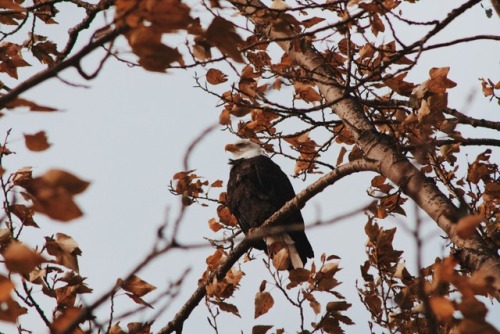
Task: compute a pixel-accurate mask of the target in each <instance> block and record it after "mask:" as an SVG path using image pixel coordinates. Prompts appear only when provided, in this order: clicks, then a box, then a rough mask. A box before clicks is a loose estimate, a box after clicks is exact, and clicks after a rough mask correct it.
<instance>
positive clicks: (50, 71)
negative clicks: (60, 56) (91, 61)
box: [0, 26, 129, 110]
mask: <svg viewBox="0 0 500 334" xmlns="http://www.w3.org/2000/svg"><path fill="white" fill-rule="evenodd" d="M128 30H129V27H128V26H120V27H118V28H116V29H114V30H112V31H111V32H109V33H107V34H105V35H103V36H102V37H100V38H98V39H96V40H95V41H93V42H90V43H89V44H87V45H86V46H84V47H83V48H82V49H81V50H80V51H78V52H77V53H76V54H75V55H73V56H72V57H70V58H68V59H66V60H65V61H63V62H61V63H59V64H57V65H54V66H53V67H49V68H47V69H45V70H43V71H41V72H38V73H37V74H35V75H33V76H32V77H31V78H29V79H27V80H25V81H23V82H21V83H20V84H19V85H18V86H16V87H15V88H13V89H11V90H10V91H9V92H8V93H7V94H5V95H2V96H0V110H1V109H3V108H4V107H5V105H6V104H7V103H9V102H11V101H13V100H15V99H16V98H17V97H18V96H19V95H21V94H22V93H24V92H25V91H27V90H29V89H31V88H33V87H35V86H37V85H38V84H40V83H42V82H44V81H46V80H48V79H50V78H53V77H55V76H57V74H59V73H60V72H61V71H63V70H65V69H67V68H68V67H73V66H74V67H78V65H79V64H80V61H81V60H82V58H83V57H85V56H87V55H88V54H90V53H91V52H92V51H94V50H95V49H97V48H99V47H100V46H102V45H104V44H106V43H108V42H111V41H112V40H114V39H115V38H116V37H118V36H120V35H122V34H124V33H125V32H127V31H128Z"/></svg>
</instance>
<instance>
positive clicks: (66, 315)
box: [51, 306, 85, 334]
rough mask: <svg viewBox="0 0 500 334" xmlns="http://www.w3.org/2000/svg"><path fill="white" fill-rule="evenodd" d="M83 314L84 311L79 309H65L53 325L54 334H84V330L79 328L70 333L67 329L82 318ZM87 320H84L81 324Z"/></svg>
mask: <svg viewBox="0 0 500 334" xmlns="http://www.w3.org/2000/svg"><path fill="white" fill-rule="evenodd" d="M81 314H82V309H81V308H78V307H74V306H72V307H68V308H67V309H65V310H64V311H63V312H62V313H61V314H60V315H59V316H58V317H57V318H56V319H55V320H54V322H53V323H52V328H51V329H52V331H53V333H54V334H58V333H71V334H84V332H83V330H81V329H80V327H77V328H76V329H75V330H73V331H71V332H69V331H67V328H68V327H69V326H71V325H73V323H74V322H75V321H76V320H77V319H78V318H79V317H80V315H81ZM84 320H85V318H84V319H82V321H81V322H83V321H84Z"/></svg>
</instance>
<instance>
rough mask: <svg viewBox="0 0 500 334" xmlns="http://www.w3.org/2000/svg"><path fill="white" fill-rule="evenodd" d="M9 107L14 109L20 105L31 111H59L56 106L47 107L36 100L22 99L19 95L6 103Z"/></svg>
mask: <svg viewBox="0 0 500 334" xmlns="http://www.w3.org/2000/svg"><path fill="white" fill-rule="evenodd" d="M5 107H6V108H7V109H14V108H19V107H27V108H28V109H29V110H30V111H41V112H51V111H57V109H55V108H51V107H45V106H41V105H38V104H36V103H35V102H32V101H28V100H26V99H22V98H20V97H18V98H17V99H15V100H13V101H11V102H9V103H7V104H6V105H5Z"/></svg>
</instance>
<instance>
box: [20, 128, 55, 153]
mask: <svg viewBox="0 0 500 334" xmlns="http://www.w3.org/2000/svg"><path fill="white" fill-rule="evenodd" d="M24 141H25V144H26V147H27V148H28V149H29V150H30V151H33V152H41V151H45V150H46V149H48V148H49V147H50V144H49V142H48V141H47V135H46V134H45V131H40V132H37V133H35V134H33V135H28V134H24Z"/></svg>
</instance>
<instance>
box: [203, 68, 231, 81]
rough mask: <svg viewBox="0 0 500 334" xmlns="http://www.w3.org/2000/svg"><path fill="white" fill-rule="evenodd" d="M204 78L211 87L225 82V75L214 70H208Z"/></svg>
mask: <svg viewBox="0 0 500 334" xmlns="http://www.w3.org/2000/svg"><path fill="white" fill-rule="evenodd" d="M206 77H207V81H208V83H210V84H212V85H218V84H220V83H223V82H226V81H227V75H225V74H224V73H222V71H220V70H218V69H215V68H211V69H209V70H208V72H207V75H206Z"/></svg>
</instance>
